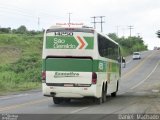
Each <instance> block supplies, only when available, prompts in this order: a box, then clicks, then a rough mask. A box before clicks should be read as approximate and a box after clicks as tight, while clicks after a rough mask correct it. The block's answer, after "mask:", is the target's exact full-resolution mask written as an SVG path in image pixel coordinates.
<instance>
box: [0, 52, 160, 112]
mask: <svg viewBox="0 0 160 120" xmlns="http://www.w3.org/2000/svg"><path fill="white" fill-rule="evenodd" d="M159 74H160V51H146V52H143V53H142V59H141V60H132V58H131V56H130V57H127V65H126V68H122V78H121V81H120V86H119V92H118V96H117V97H115V98H112V97H110V96H107V101H106V102H105V103H103V104H101V105H96V104H95V103H94V102H90V101H89V100H74V101H71V103H62V104H60V105H55V104H54V103H53V101H52V98H48V97H43V95H42V92H41V91H40V90H35V91H28V92H25V93H20V94H15V95H9V96H1V97H0V113H13V114H22V113H24V114H127V113H139V114H146V113H160V77H159V76H160V75H159Z"/></svg>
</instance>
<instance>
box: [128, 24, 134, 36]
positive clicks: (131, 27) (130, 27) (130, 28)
mask: <svg viewBox="0 0 160 120" xmlns="http://www.w3.org/2000/svg"><path fill="white" fill-rule="evenodd" d="M128 29H129V30H130V37H131V36H132V31H131V30H132V29H133V26H131V25H130V26H128Z"/></svg>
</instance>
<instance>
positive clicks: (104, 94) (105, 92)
mask: <svg viewBox="0 0 160 120" xmlns="http://www.w3.org/2000/svg"><path fill="white" fill-rule="evenodd" d="M106 94H107V88H104V89H103V94H102V102H106Z"/></svg>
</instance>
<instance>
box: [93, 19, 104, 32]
mask: <svg viewBox="0 0 160 120" xmlns="http://www.w3.org/2000/svg"><path fill="white" fill-rule="evenodd" d="M103 17H105V16H93V17H91V18H93V22H91V23H93V24H94V29H96V23H100V24H101V32H103V23H105V22H104V21H103ZM96 18H100V19H101V20H100V21H98V22H97V21H96Z"/></svg>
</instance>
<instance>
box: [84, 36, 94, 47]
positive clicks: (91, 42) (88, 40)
mask: <svg viewBox="0 0 160 120" xmlns="http://www.w3.org/2000/svg"><path fill="white" fill-rule="evenodd" d="M84 39H85V40H86V42H87V43H88V46H87V47H86V49H93V46H94V44H93V42H94V38H93V37H84Z"/></svg>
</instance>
